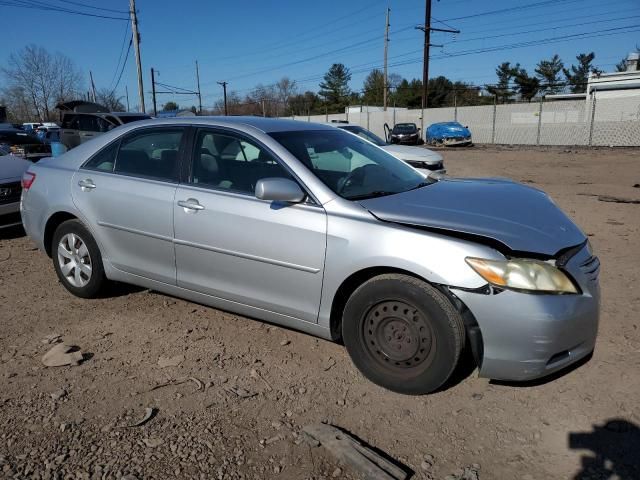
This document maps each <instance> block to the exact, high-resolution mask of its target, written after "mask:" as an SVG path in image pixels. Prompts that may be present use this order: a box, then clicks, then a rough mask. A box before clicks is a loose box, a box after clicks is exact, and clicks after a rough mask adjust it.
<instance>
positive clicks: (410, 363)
mask: <svg viewBox="0 0 640 480" xmlns="http://www.w3.org/2000/svg"><path fill="white" fill-rule="evenodd" d="M364 320H365V321H364V323H363V340H364V345H365V348H366V350H367V351H368V352H369V354H370V355H371V356H372V357H373V358H374V359H375V360H376V361H377V362H378V363H379V364H381V365H383V366H385V367H387V368H391V369H393V370H405V371H406V370H407V369H414V368H417V367H421V366H422V367H424V366H425V365H428V363H429V361H430V360H431V358H432V356H433V352H434V350H435V348H434V347H435V339H434V336H433V331H432V329H431V326H430V324H429V322H428V320H427V318H426V317H425V316H424V314H423V313H421V312H420V311H419V310H418V309H416V308H415V307H414V306H412V305H410V304H408V303H406V302H402V301H397V300H388V301H384V302H380V303H378V304H376V305H374V306H373V307H371V309H369V311H368V312H367V314H366V316H365V319H364Z"/></svg>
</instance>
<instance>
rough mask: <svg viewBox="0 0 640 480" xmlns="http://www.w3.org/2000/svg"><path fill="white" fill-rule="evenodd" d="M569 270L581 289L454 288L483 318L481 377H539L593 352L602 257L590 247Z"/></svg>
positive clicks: (480, 322)
mask: <svg viewBox="0 0 640 480" xmlns="http://www.w3.org/2000/svg"><path fill="white" fill-rule="evenodd" d="M564 269H565V270H566V271H567V272H568V273H569V274H570V275H571V276H572V277H573V279H574V280H575V281H576V283H577V284H578V285H579V287H580V289H581V293H580V294H575V295H548V294H532V293H522V292H516V291H512V290H504V291H501V292H499V293H489V294H487V293H486V292H484V293H481V292H477V291H468V290H459V289H455V288H452V289H451V291H452V293H454V294H455V295H456V296H457V297H458V298H459V299H460V301H462V302H463V303H464V304H465V305H466V306H467V308H468V309H469V310H470V312H471V313H472V314H473V316H474V317H475V320H476V321H477V323H478V327H479V330H480V332H481V336H482V356H481V360H480V375H481V376H483V377H488V378H492V379H495V380H513V381H525V380H533V379H536V378H540V377H544V376H546V375H549V374H551V373H553V372H556V371H558V370H560V369H562V368H565V367H567V366H568V365H571V364H572V363H575V362H577V361H578V360H580V359H582V358H584V357H586V356H588V355H589V354H590V353H591V352H592V351H593V349H594V347H595V342H596V335H597V331H598V318H599V305H600V287H599V283H598V273H599V261H598V259H597V257H594V256H592V255H591V253H590V252H589V249H588V248H587V246H585V247H584V248H582V249H581V250H580V251H579V252H578V253H577V254H576V255H574V256H573V257H572V258H571V259H570V260H569V261H568V262H567V263H566V265H565V267H564ZM489 290H490V289H489Z"/></svg>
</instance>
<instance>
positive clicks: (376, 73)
mask: <svg viewBox="0 0 640 480" xmlns="http://www.w3.org/2000/svg"><path fill="white" fill-rule="evenodd" d="M362 90H363V92H364V93H363V95H362V103H364V104H366V105H382V103H383V101H384V74H383V73H382V72H381V71H380V70H378V69H377V68H376V69H374V70H371V72H370V73H369V75H367V78H365V80H364V86H363V89H362Z"/></svg>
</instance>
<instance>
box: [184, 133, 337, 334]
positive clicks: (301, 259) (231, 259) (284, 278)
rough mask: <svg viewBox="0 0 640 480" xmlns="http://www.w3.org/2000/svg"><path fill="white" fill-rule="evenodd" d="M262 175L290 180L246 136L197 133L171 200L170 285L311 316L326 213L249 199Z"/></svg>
mask: <svg viewBox="0 0 640 480" xmlns="http://www.w3.org/2000/svg"><path fill="white" fill-rule="evenodd" d="M267 177H285V178H289V179H294V178H293V176H292V174H291V173H289V171H288V170H287V169H286V167H284V166H283V165H282V164H281V163H280V161H279V159H277V158H276V157H275V156H274V155H273V154H272V153H270V152H269V151H268V149H267V148H266V147H265V146H264V145H262V144H259V143H257V142H255V141H253V139H251V138H249V137H245V136H244V135H241V134H239V133H236V132H229V131H226V130H215V129H204V128H203V129H200V130H199V131H198V132H197V134H196V136H195V140H194V148H193V152H192V168H191V173H190V175H189V178H188V181H187V183H186V184H181V185H180V186H179V187H178V190H177V192H176V201H175V203H174V222H175V244H176V245H175V248H176V266H177V275H178V286H181V287H184V288H188V289H190V290H195V291H198V292H201V293H206V294H209V295H213V296H216V297H219V298H223V299H226V300H231V301H233V302H238V303H241V304H244V305H250V306H252V307H257V308H260V309H263V310H267V311H270V312H275V313H278V314H282V315H287V316H290V317H294V318H298V319H302V320H306V321H309V322H317V316H318V308H319V305H320V294H321V290H322V276H323V270H324V256H325V246H326V225H327V223H326V213H325V211H324V209H323V208H322V206H320V205H317V204H314V203H313V202H311V201H310V202H308V203H300V204H283V203H278V202H269V201H265V200H259V199H257V198H256V197H255V194H254V191H255V185H256V182H257V181H258V180H259V179H261V178H267ZM294 180H295V179H294Z"/></svg>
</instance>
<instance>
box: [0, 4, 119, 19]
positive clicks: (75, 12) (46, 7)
mask: <svg viewBox="0 0 640 480" xmlns="http://www.w3.org/2000/svg"><path fill="white" fill-rule="evenodd" d="M0 5H4V6H7V7H18V8H29V9H33V10H42V11H51V12H59V13H68V14H70V15H82V16H86V17H94V18H104V19H108V20H128V19H127V18H123V17H114V16H110V15H101V14H97V13H88V12H81V11H79V10H71V9H67V8H63V7H56V6H51V5H47V4H44V3H41V2H36V1H33V0H32V1H27V0H5V1H4V2H2V3H0Z"/></svg>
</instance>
